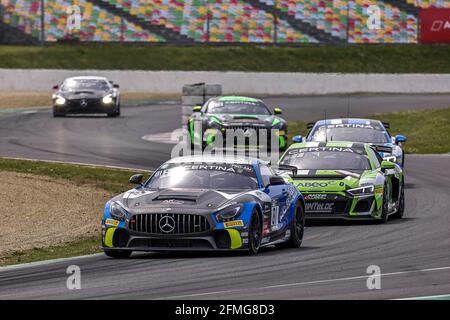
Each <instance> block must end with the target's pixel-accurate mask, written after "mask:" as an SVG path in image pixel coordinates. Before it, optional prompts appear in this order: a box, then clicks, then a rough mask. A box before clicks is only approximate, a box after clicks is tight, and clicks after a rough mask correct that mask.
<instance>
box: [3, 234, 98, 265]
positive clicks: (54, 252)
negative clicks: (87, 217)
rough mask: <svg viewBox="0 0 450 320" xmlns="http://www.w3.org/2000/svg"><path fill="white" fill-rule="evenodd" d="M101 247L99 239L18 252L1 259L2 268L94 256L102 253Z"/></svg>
mask: <svg viewBox="0 0 450 320" xmlns="http://www.w3.org/2000/svg"><path fill="white" fill-rule="evenodd" d="M100 246H101V239H100V237H98V238H89V239H83V240H80V241H75V242H70V243H67V244H64V245H60V246H52V247H49V248H42V249H41V248H39V249H38V248H36V249H30V250H24V251H16V252H13V253H11V254H10V255H8V256H5V257H2V258H0V266H7V265H13V264H18V263H28V262H35V261H43V260H50V259H59V258H68V257H75V256H82V255H86V254H93V253H97V252H100Z"/></svg>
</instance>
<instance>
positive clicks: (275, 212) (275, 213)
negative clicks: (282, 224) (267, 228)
mask: <svg viewBox="0 0 450 320" xmlns="http://www.w3.org/2000/svg"><path fill="white" fill-rule="evenodd" d="M279 215H280V206H279V205H278V203H277V202H275V201H274V202H272V218H271V219H270V224H271V226H272V227H273V226H276V225H278V219H279Z"/></svg>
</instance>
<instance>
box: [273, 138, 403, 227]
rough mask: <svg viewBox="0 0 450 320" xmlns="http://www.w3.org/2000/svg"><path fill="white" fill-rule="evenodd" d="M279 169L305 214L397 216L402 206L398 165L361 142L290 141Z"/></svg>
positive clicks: (399, 168) (332, 216)
mask: <svg viewBox="0 0 450 320" xmlns="http://www.w3.org/2000/svg"><path fill="white" fill-rule="evenodd" d="M279 167H280V170H283V171H286V172H291V173H286V176H287V177H288V179H289V180H290V181H292V182H293V183H294V184H295V185H296V186H297V188H298V189H299V191H300V192H301V193H302V194H303V196H304V198H305V202H306V206H305V212H306V217H307V218H341V219H367V218H369V219H378V220H380V221H383V222H386V221H387V220H388V218H389V216H391V215H392V216H395V217H398V218H401V217H402V216H403V212H404V209H405V194H404V176H403V171H402V169H401V167H400V166H398V165H397V164H395V163H392V162H389V161H383V159H382V158H381V156H380V155H379V153H378V152H377V150H376V149H375V148H374V147H372V146H370V145H369V144H365V143H354V142H337V141H332V142H304V143H296V144H293V145H291V146H290V147H289V148H288V149H287V150H286V152H285V153H284V154H283V155H282V157H281V159H280V161H279Z"/></svg>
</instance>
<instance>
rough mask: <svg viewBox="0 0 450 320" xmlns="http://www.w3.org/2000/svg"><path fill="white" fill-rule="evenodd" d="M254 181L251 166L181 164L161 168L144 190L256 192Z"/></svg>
mask: <svg viewBox="0 0 450 320" xmlns="http://www.w3.org/2000/svg"><path fill="white" fill-rule="evenodd" d="M257 181H258V180H257V178H256V175H255V172H254V169H253V166H251V165H238V164H206V163H183V164H169V165H163V166H162V167H161V168H159V169H158V170H157V171H156V172H155V174H154V175H153V176H152V178H151V179H150V180H149V181H148V183H147V184H146V186H145V187H147V188H150V189H167V188H192V189H216V190H244V189H251V190H253V189H257V188H258V182H257Z"/></svg>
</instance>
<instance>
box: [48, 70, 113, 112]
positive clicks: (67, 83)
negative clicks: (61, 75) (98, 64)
mask: <svg viewBox="0 0 450 320" xmlns="http://www.w3.org/2000/svg"><path fill="white" fill-rule="evenodd" d="M53 89H54V90H55V92H54V93H53V96H52V101H53V116H54V117H63V116H65V115H66V114H94V113H105V114H107V115H108V117H117V116H120V92H119V90H118V89H119V86H118V85H117V84H113V83H112V81H109V80H108V79H106V78H104V77H72V78H67V79H66V80H64V82H63V83H62V84H61V85H55V86H54V87H53Z"/></svg>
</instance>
